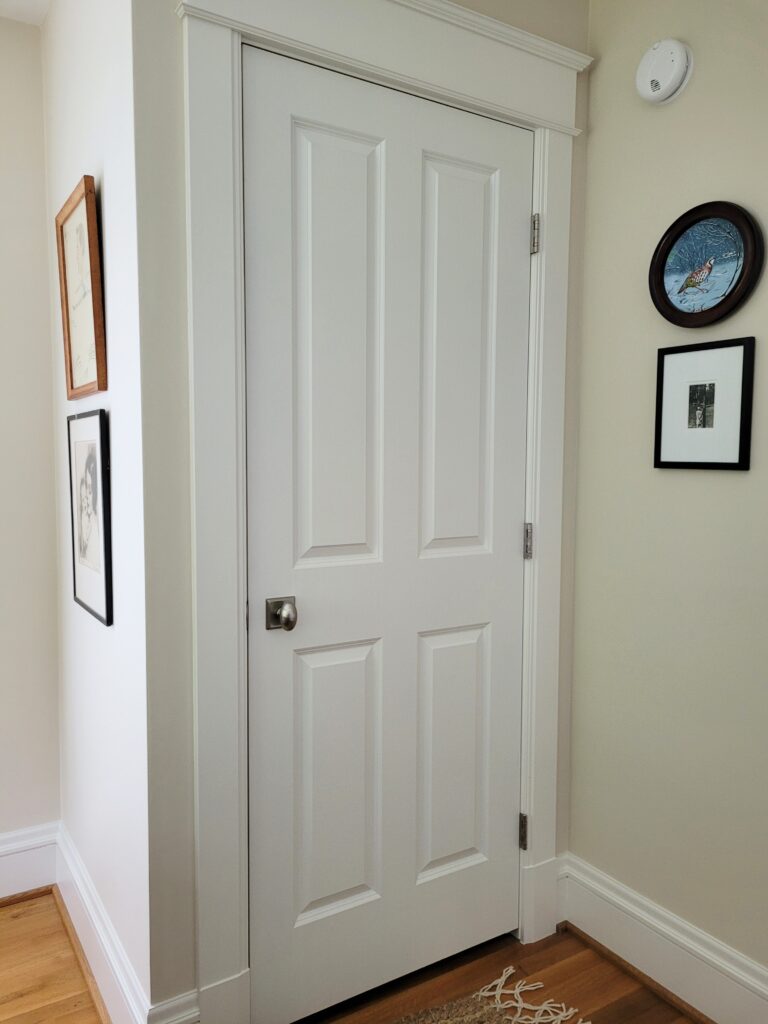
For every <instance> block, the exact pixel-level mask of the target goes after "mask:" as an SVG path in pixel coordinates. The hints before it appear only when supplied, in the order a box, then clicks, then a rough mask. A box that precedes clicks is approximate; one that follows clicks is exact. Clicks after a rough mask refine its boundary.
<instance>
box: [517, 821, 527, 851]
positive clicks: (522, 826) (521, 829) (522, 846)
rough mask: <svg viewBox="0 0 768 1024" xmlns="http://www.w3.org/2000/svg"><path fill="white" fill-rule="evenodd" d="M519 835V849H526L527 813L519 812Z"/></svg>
mask: <svg viewBox="0 0 768 1024" xmlns="http://www.w3.org/2000/svg"><path fill="white" fill-rule="evenodd" d="M519 835H520V849H521V850H527V849H528V815H527V814H521V815H520V825H519Z"/></svg>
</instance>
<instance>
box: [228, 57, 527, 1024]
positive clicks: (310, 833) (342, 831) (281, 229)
mask: <svg viewBox="0 0 768 1024" xmlns="http://www.w3.org/2000/svg"><path fill="white" fill-rule="evenodd" d="M243 90H244V100H243V124H244V180H245V191H244V217H245V271H246V273H245V294H246V354H247V366H248V369H247V376H248V397H247V407H248V481H249V484H248V491H249V513H248V516H249V591H250V606H251V608H252V609H253V612H254V615H253V618H252V628H251V638H250V670H251V671H250V679H251V684H250V695H251V704H250V706H251V715H250V723H251V748H250V749H251V823H252V832H251V914H252V936H253V942H252V971H251V973H252V979H253V997H252V1019H253V1021H254V1022H258V1024H278V1022H284V1021H285V1022H287V1021H293V1020H297V1019H299V1018H301V1017H304V1016H306V1015H307V1014H309V1013H312V1012H315V1011H316V1010H319V1009H322V1008H324V1007H325V1006H328V1005H331V1004H332V1003H335V1002H339V1001H341V1000H342V999H346V998H348V997H350V996H352V995H356V994H357V993H358V992H361V991H364V990H366V989H368V988H372V987H374V986H376V985H379V984H382V983H383V982H385V981H388V980H391V979H392V978H395V977H398V976H400V975H402V974H405V973H408V972H410V971H412V970H415V969H416V968H418V967H421V966H424V964H427V963H431V962H433V961H435V960H439V959H442V958H443V957H445V956H448V955H450V954H452V953H455V952H458V951H459V950H461V949H465V948H468V947H470V946H473V945H476V944H477V943H478V942H482V941H484V940H486V939H489V938H492V937H494V936H496V935H499V934H501V933H503V932H509V931H511V930H513V929H515V928H517V925H518V886H519V853H518V848H517V815H518V810H519V801H520V709H521V674H522V625H523V623H522V604H523V553H522V535H523V522H524V514H525V457H526V388H527V356H528V295H529V275H530V260H531V257H530V251H529V250H530V222H531V189H532V175H533V133H532V132H531V131H529V130H526V129H521V128H514V127H512V126H510V125H505V124H500V123H499V122H497V121H493V120H490V119H488V118H482V117H478V116H476V115H473V114H468V113H465V112H463V111H457V110H454V109H451V108H448V107H445V106H441V105H439V104H436V103H433V102H429V101H427V100H422V99H417V98H415V97H412V96H408V95H406V94H403V93H401V92H395V91H393V90H391V89H384V88H382V87H380V86H376V85H372V84H370V83H367V82H360V81H358V80H356V79H353V78H350V77H349V76H343V75H338V74H335V73H334V72H331V71H326V70H322V69H318V68H316V67H312V66H310V65H308V64H305V63H301V62H299V61H295V60H290V59H286V58H285V57H280V56H275V55H274V54H270V53H265V52H264V51H262V50H257V49H255V48H253V47H246V49H245V51H244V55H243ZM284 595H291V596H294V595H295V597H296V602H297V605H298V610H299V622H298V626H297V627H296V629H295V631H293V632H284V631H282V630H272V631H266V630H265V629H264V628H263V618H262V615H261V609H262V607H263V602H264V599H265V598H266V597H268V596H284ZM374 950H375V953H374V952H373V951H374ZM299 977H300V978H301V983H300V984H297V983H296V980H297V978H299Z"/></svg>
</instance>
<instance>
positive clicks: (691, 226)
mask: <svg viewBox="0 0 768 1024" xmlns="http://www.w3.org/2000/svg"><path fill="white" fill-rule="evenodd" d="M762 266H763V236H762V233H761V231H760V228H759V226H758V224H757V222H756V221H755V219H754V218H753V217H752V216H751V215H750V214H749V213H747V211H746V210H745V209H743V208H742V207H741V206H737V205H736V204H735V203H726V202H717V203H703V204H702V205H701V206H695V207H694V208H693V209H692V210H689V211H688V212H687V213H684V214H683V215H682V217H678V219H677V220H676V221H675V223H674V224H672V225H671V226H670V227H669V228H667V230H666V231H665V232H664V235H663V237H662V239H661V241H660V242H659V244H658V245H657V246H656V251H655V252H654V254H653V259H652V260H651V268H650V271H649V273H648V285H649V287H650V290H651V298H652V299H653V303H654V305H655V306H656V309H658V311H659V312H660V313H661V315H662V316H663V317H666V318H667V320H669V321H671V322H672V323H673V324H678V325H679V326H680V327H705V326H706V325H707V324H712V323H715V321H716V320H722V319H723V318H724V317H726V316H728V315H729V314H731V313H733V312H734V310H736V309H737V308H738V307H739V306H740V305H741V304H742V302H744V300H745V299H746V298H747V297H748V296H749V294H750V292H751V291H752V289H753V288H754V287H755V285H756V284H757V279H758V278H759V276H760V271H761V269H762Z"/></svg>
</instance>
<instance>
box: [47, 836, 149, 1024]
mask: <svg viewBox="0 0 768 1024" xmlns="http://www.w3.org/2000/svg"><path fill="white" fill-rule="evenodd" d="M56 877H57V882H58V884H59V889H60V890H61V895H62V897H63V899H64V902H65V903H66V905H67V910H68V911H69V915H70V917H71V918H72V923H73V925H74V926H75V931H76V932H77V934H78V937H79V939H80V942H81V943H82V946H83V950H84V952H85V955H86V957H87V959H88V963H89V964H90V966H91V970H92V971H93V976H94V978H95V979H96V984H97V985H98V987H99V991H100V992H101V995H102V998H103V999H104V1002H105V1003H106V1006H107V1010H108V1011H109V1015H110V1017H111V1018H112V1024H146V1022H147V1015H148V1012H149V999H148V998H147V994H146V993H145V991H144V988H143V986H142V984H141V982H140V981H139V978H138V976H137V974H136V971H135V970H134V968H133V964H132V963H131V961H130V960H129V959H128V955H127V953H126V952H125V949H124V948H123V944H122V943H121V942H120V938H119V936H118V934H117V932H116V931H115V928H114V925H113V924H112V922H111V920H110V918H109V914H108V913H107V911H106V908H105V907H104V904H103V903H102V901H101V897H100V896H99V894H98V892H97V890H96V886H95V885H94V884H93V880H92V879H91V877H90V875H89V874H88V870H87V868H86V866H85V864H84V863H83V861H82V859H81V857H80V854H79V853H78V852H77V849H76V848H75V845H74V843H73V842H72V839H71V837H70V835H69V833H68V832H67V830H66V828H65V827H64V825H62V826H61V828H60V831H59V845H58V870H57V876H56Z"/></svg>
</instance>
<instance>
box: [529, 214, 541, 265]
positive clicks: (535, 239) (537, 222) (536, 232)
mask: <svg viewBox="0 0 768 1024" xmlns="http://www.w3.org/2000/svg"><path fill="white" fill-rule="evenodd" d="M540 239H541V215H540V214H538V213H534V215H533V216H532V217H531V256H535V255H536V253H537V252H538V251H539V248H540V246H541V241H540Z"/></svg>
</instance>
